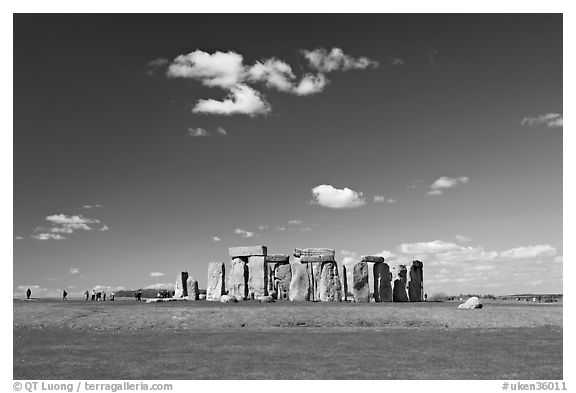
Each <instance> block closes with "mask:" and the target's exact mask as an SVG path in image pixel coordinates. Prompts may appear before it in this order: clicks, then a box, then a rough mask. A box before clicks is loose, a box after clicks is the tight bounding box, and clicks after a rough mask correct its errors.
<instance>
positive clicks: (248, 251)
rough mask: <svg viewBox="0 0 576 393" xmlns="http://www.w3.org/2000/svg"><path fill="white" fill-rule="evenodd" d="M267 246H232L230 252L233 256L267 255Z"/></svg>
mask: <svg viewBox="0 0 576 393" xmlns="http://www.w3.org/2000/svg"><path fill="white" fill-rule="evenodd" d="M266 252H267V248H266V247H265V246H249V247H230V248H229V249H228V253H229V254H230V256H231V257H232V258H236V257H250V256H253V255H254V256H264V257H265V256H266Z"/></svg>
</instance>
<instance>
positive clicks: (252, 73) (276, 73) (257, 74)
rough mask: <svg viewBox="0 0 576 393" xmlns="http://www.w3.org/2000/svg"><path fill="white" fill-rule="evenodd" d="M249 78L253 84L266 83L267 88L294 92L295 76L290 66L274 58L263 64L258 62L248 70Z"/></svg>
mask: <svg viewBox="0 0 576 393" xmlns="http://www.w3.org/2000/svg"><path fill="white" fill-rule="evenodd" d="M248 78H249V79H250V80H251V81H253V82H264V83H265V84H266V86H267V87H271V88H274V89H276V90H279V91H284V92H286V91H291V90H292V81H293V80H294V78H295V76H294V73H293V72H292V68H291V67H290V66H289V65H288V64H286V63H285V62H283V61H282V60H278V59H274V58H272V59H267V60H264V61H263V62H260V61H257V62H256V64H254V65H253V66H252V67H250V69H249V70H248Z"/></svg>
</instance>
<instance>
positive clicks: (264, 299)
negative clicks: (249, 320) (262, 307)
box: [258, 295, 274, 303]
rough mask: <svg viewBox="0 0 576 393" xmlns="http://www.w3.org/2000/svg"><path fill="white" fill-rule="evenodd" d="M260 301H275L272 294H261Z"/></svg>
mask: <svg viewBox="0 0 576 393" xmlns="http://www.w3.org/2000/svg"><path fill="white" fill-rule="evenodd" d="M258 301H259V302H260V303H272V302H273V301H274V298H273V297H272V296H270V295H268V296H260V297H258Z"/></svg>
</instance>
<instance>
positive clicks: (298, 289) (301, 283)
mask: <svg viewBox="0 0 576 393" xmlns="http://www.w3.org/2000/svg"><path fill="white" fill-rule="evenodd" d="M291 267H292V280H291V281H290V294H289V299H290V300H291V301H299V302H303V301H306V300H310V275H309V273H308V266H307V265H306V264H304V263H298V262H296V263H293V264H292V265H291Z"/></svg>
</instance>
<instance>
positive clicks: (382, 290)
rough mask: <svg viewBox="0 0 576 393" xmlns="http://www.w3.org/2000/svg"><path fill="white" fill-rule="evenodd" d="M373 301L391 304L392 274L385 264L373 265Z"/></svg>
mask: <svg viewBox="0 0 576 393" xmlns="http://www.w3.org/2000/svg"><path fill="white" fill-rule="evenodd" d="M372 270H373V271H374V301H375V302H391V301H392V283H391V280H392V274H391V273H390V268H389V266H388V264H386V263H374V266H373V268H372Z"/></svg>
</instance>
